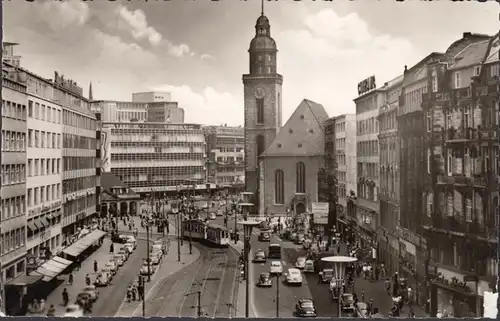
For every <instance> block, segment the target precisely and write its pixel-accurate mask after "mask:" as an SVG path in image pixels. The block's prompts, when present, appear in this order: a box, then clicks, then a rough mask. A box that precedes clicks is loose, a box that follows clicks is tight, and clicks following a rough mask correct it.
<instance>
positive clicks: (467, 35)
mask: <svg viewBox="0 0 500 321" xmlns="http://www.w3.org/2000/svg"><path fill="white" fill-rule="evenodd" d="M470 36H472V32H464V33H463V38H467V37H470Z"/></svg>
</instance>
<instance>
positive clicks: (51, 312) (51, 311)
mask: <svg viewBox="0 0 500 321" xmlns="http://www.w3.org/2000/svg"><path fill="white" fill-rule="evenodd" d="M47 316H48V317H55V316H56V308H55V307H54V305H53V304H51V305H50V307H49V310H48V311H47Z"/></svg>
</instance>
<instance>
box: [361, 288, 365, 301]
mask: <svg viewBox="0 0 500 321" xmlns="http://www.w3.org/2000/svg"><path fill="white" fill-rule="evenodd" d="M361 302H365V290H361Z"/></svg>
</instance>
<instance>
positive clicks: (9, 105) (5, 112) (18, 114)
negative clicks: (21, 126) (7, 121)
mask: <svg viewBox="0 0 500 321" xmlns="http://www.w3.org/2000/svg"><path fill="white" fill-rule="evenodd" d="M2 117H7V118H12V119H17V120H26V105H21V104H16V103H15V102H12V101H8V100H2Z"/></svg>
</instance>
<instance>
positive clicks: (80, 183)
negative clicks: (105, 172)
mask: <svg viewBox="0 0 500 321" xmlns="http://www.w3.org/2000/svg"><path fill="white" fill-rule="evenodd" d="M96 185H97V177H96V176H87V177H78V178H72V179H65V180H64V181H63V194H68V193H73V192H76V191H81V190H83V189H88V188H93V187H95V186H96Z"/></svg>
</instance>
